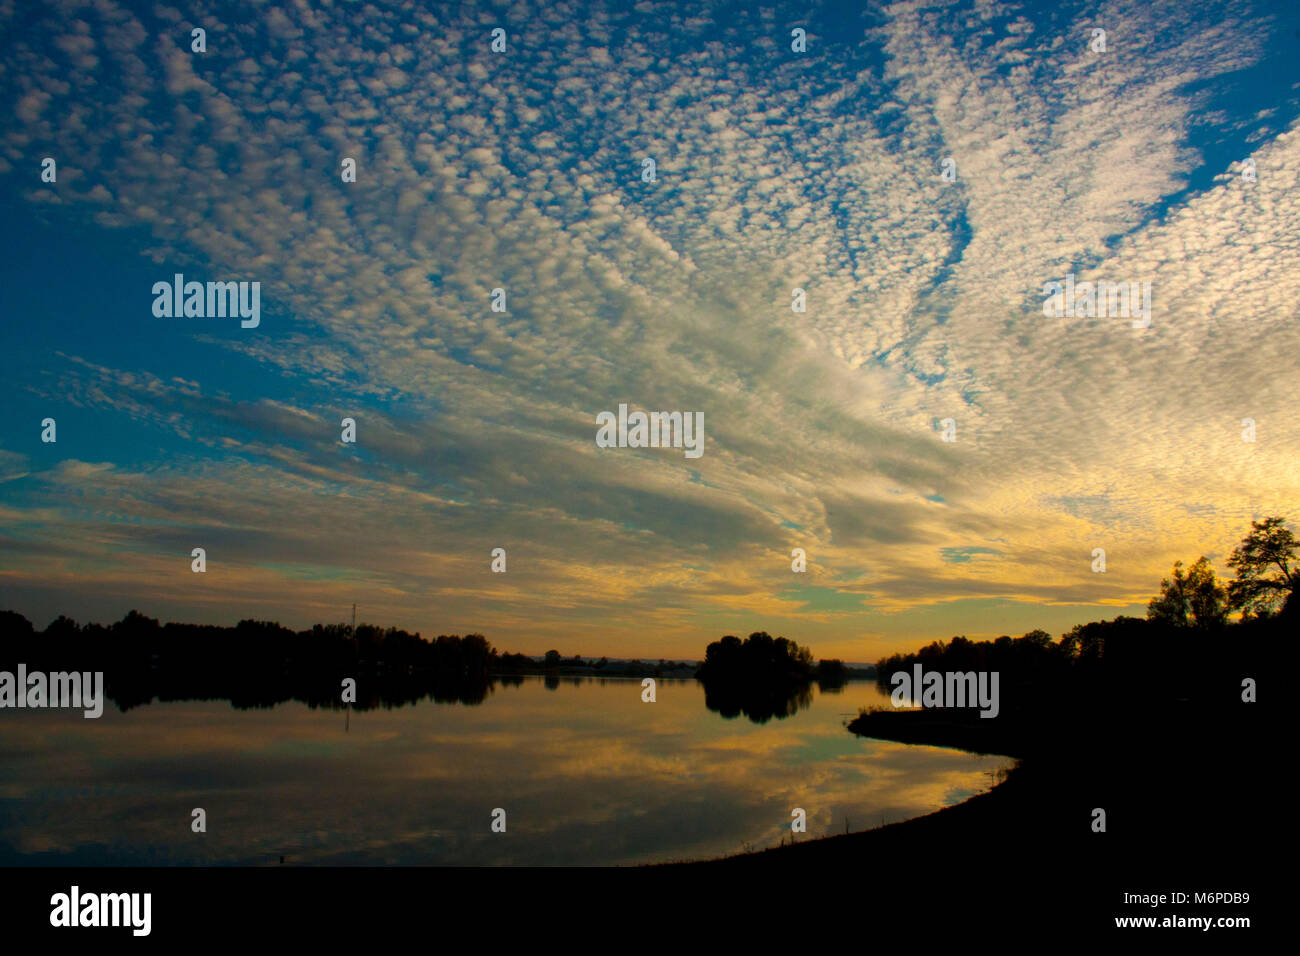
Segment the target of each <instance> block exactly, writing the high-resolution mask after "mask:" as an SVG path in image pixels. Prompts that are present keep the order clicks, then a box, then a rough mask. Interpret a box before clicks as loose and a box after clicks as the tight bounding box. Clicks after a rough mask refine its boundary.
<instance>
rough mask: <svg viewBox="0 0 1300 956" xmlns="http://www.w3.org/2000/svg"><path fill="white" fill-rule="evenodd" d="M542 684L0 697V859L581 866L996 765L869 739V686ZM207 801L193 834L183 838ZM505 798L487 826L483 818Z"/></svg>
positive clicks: (924, 794)
mask: <svg viewBox="0 0 1300 956" xmlns="http://www.w3.org/2000/svg"><path fill="white" fill-rule="evenodd" d="M657 698H658V699H657V700H656V702H654V703H643V702H642V700H641V685H640V682H639V681H638V680H620V679H609V678H606V679H593V678H560V679H559V680H558V682H557V681H556V680H555V679H553V678H552V679H550V680H544V679H543V678H541V677H529V678H525V679H523V681H522V683H519V684H517V685H510V684H501V683H497V684H496V685H495V686H494V688H493V691H492V693H491V694H490V695H489V696H488V698H487V699H486V700H485V701H484V702H483V703H481V704H479V705H476V706H466V705H464V704H438V703H434V702H433V701H432V700H428V699H426V700H423V701H420V702H419V703H416V704H414V705H408V706H403V707H397V708H393V709H374V710H365V711H351V712H345V711H343V710H328V709H311V708H309V707H308V706H306V705H305V704H300V703H297V702H290V703H287V704H282V705H279V706H276V707H274V708H270V709H257V710H236V709H234V708H232V707H231V706H230V704H229V702H226V701H186V702H177V703H156V702H155V703H152V704H148V705H145V706H141V707H136V708H133V709H131V710H129V711H128V712H126V713H121V712H119V711H118V710H117V708H116V707H115V706H114V705H112V704H111V703H110V704H108V705H107V706H106V707H105V710H104V715H103V717H101V718H100V719H98V720H86V719H84V718H83V717H82V716H81V713H80V712H79V711H66V710H65V711H55V710H44V711H34V710H22V711H17V710H8V709H7V710H4V711H0V864H3V865H22V864H51V865H99V864H104V865H120V866H128V865H170V864H234V865H265V864H276V865H278V864H279V861H280V857H281V856H283V857H284V858H285V863H286V864H295V865H412V864H451V865H507V864H515V865H520V864H522V865H580V864H598V865H605V864H636V863H648V862H661V861H670V860H686V859H708V858H713V857H719V856H724V855H730V854H734V853H738V852H741V851H743V850H745V849H749V848H753V849H762V848H765V847H768V846H775V845H776V844H777V843H778V842H779V841H781V840H782V839H783V838H784V839H789V836H790V820H791V811H792V810H793V809H794V808H796V807H799V808H802V809H804V810H805V811H806V814H807V833H806V834H801V835H800V836H799V837H798V838H799V839H811V838H814V837H818V836H823V835H825V834H828V833H843V832H844V831H845V827H846V825H847V827H848V828H849V829H850V830H865V829H870V828H871V827H875V826H879V825H880V824H881V823H882V822H891V823H892V822H897V821H899V820H903V819H906V818H908V817H915V816H920V815H922V814H925V813H929V812H931V811H932V810H936V809H938V808H940V807H943V806H948V805H951V804H954V803H959V802H961V801H962V800H964V799H966V798H967V797H969V796H971V795H972V794H975V793H978V792H981V791H984V790H987V789H988V788H989V787H990V785H991V783H992V780H993V775H995V774H997V773H998V772H999V771H1002V770H1005V769H1007V768H1009V767H1010V766H1012V763H1013V761H1011V760H1010V759H1008V758H1003V757H979V756H975V755H972V754H968V753H963V752H960V751H955V750H947V749H941V748H937V747H924V746H911V745H906V744H896V743H890V742H886V741H877V740H869V739H865V738H860V737H856V736H854V735H853V734H850V733H849V732H848V731H847V730H846V729H845V727H844V724H845V723H846V722H847V721H848V720H849V719H851V718H852V717H853V716H855V715H856V713H857V711H858V708H859V707H867V706H877V705H884V706H888V702H889V698H888V695H887V694H882V693H881V692H880V691H879V690H878V689H877V688H876V685H875V684H874V683H871V682H865V681H854V682H850V683H849V684H847V685H846V686H845V687H844V688H843V689H842V690H841V691H839V692H823V691H820V690H818V689H817V688H816V687H814V688H813V690H812V693H811V699H810V700H809V701H807V706H806V707H805V708H803V709H800V710H799V711H798V712H797V713H795V714H793V715H792V716H790V717H787V718H783V719H782V718H774V719H771V720H768V721H766V722H765V723H761V724H758V723H753V722H751V721H750V720H748V719H747V718H746V717H744V716H741V717H737V718H734V719H727V718H724V717H722V716H721V715H720V714H719V713H717V712H715V711H712V710H709V709H708V708H707V707H706V706H705V701H704V690H703V687H702V686H701V685H700V684H698V683H697V682H695V681H693V680H692V681H669V680H661V681H659V683H658V688H657ZM196 807H201V808H203V809H204V810H205V811H206V817H207V832H206V833H194V832H192V830H191V819H192V818H191V811H192V810H193V809H194V808H196ZM497 808H501V809H503V810H505V819H506V831H505V832H504V833H495V832H492V829H491V822H492V816H493V811H494V810H495V809H497Z"/></svg>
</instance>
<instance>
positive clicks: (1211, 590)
mask: <svg viewBox="0 0 1300 956" xmlns="http://www.w3.org/2000/svg"><path fill="white" fill-rule="evenodd" d="M1297 550H1300V543H1297V541H1296V540H1295V538H1294V537H1292V535H1291V532H1290V531H1289V530H1288V529H1287V528H1286V526H1285V521H1284V520H1283V519H1281V518H1276V517H1271V518H1266V519H1265V520H1263V521H1259V522H1252V527H1251V532H1250V534H1249V535H1248V536H1247V537H1246V539H1245V540H1244V541H1243V543H1242V545H1241V546H1240V547H1239V548H1237V549H1236V551H1234V552H1233V554H1232V556H1231V557H1230V558H1229V559H1228V564H1229V566H1230V567H1233V568H1235V569H1236V570H1237V571H1238V578H1237V580H1235V581H1232V582H1230V583H1229V584H1228V585H1227V586H1226V587H1225V586H1224V585H1223V584H1222V583H1221V582H1219V581H1218V580H1217V578H1216V577H1215V574H1214V570H1213V568H1212V567H1210V564H1209V562H1208V561H1207V560H1206V559H1205V558H1201V559H1200V560H1198V561H1197V562H1195V563H1194V564H1193V565H1192V566H1191V568H1190V569H1188V570H1187V571H1186V572H1184V571H1183V565H1182V562H1178V563H1176V564H1175V565H1174V571H1173V574H1172V575H1171V577H1169V578H1166V579H1164V580H1163V581H1161V589H1160V594H1159V595H1158V596H1156V597H1155V598H1153V599H1152V600H1151V602H1150V604H1149V605H1148V609H1147V617H1146V619H1142V618H1134V617H1124V616H1121V617H1117V618H1115V619H1114V620H1112V621H1094V622H1091V623H1088V624H1080V625H1077V626H1075V627H1074V628H1072V629H1071V630H1070V631H1069V632H1068V633H1066V634H1063V635H1062V636H1061V637H1060V639H1059V640H1055V641H1054V640H1053V639H1052V636H1051V635H1050V634H1048V633H1047V632H1046V631H1041V630H1035V631H1031V632H1029V633H1028V634H1025V635H1023V636H1022V637H1019V638H1012V637H1009V636H1005V635H1004V636H1002V637H999V638H997V639H995V640H988V641H971V640H968V639H967V638H966V637H954V638H952V639H951V640H949V641H935V642H933V643H931V644H927V645H926V646H925V647H922V648H921V649H920V650H918V651H915V652H913V653H909V654H895V655H892V656H890V657H886V658H884V659H882V660H880V661H879V662H878V663H877V665H876V667H877V671H876V681H877V683H878V684H879V686H880V687H881V689H882V690H883V691H891V690H892V689H893V687H894V684H893V681H892V676H893V674H894V673H895V672H897V671H906V672H907V673H909V674H910V673H912V672H913V668H914V666H915V665H916V664H920V665H921V666H922V669H923V670H924V671H942V672H945V673H946V672H950V671H962V672H965V671H997V672H999V680H1000V685H1001V687H1000V696H1001V704H1002V714H1003V716H1004V717H1005V718H1006V722H1007V723H1015V722H1016V720H1017V719H1022V720H1025V721H1036V722H1037V725H1036V728H1035V730H1036V731H1037V730H1039V729H1041V730H1043V731H1044V732H1046V731H1047V728H1049V727H1050V726H1051V721H1052V719H1054V718H1053V715H1060V716H1061V719H1065V718H1064V716H1063V715H1064V713H1065V712H1066V711H1077V710H1078V709H1080V708H1084V707H1088V706H1095V705H1096V704H1097V703H1098V702H1099V701H1105V702H1109V703H1111V704H1113V706H1116V707H1120V708H1123V709H1124V710H1126V711H1129V712H1132V711H1134V710H1141V709H1150V710H1156V709H1161V708H1165V707H1167V706H1168V705H1169V704H1170V703H1171V702H1176V703H1178V704H1209V703H1215V704H1216V705H1217V704H1225V703H1235V702H1239V701H1240V700H1241V691H1242V687H1241V682H1242V680H1243V678H1245V677H1252V678H1255V679H1256V680H1258V678H1259V677H1260V675H1261V673H1263V672H1265V671H1267V670H1269V669H1270V667H1271V666H1273V665H1272V662H1274V661H1275V660H1276V659H1277V657H1278V654H1279V652H1280V649H1281V647H1282V645H1283V644H1284V643H1286V642H1287V639H1294V638H1295V637H1296V635H1297V633H1300V598H1297V597H1296V593H1295V592H1296V587H1297V585H1298V584H1300V575H1297V573H1296V571H1295V569H1294V566H1295V559H1296V553H1297ZM1233 610H1239V611H1241V612H1242V613H1241V617H1240V619H1239V620H1238V621H1236V622H1232V621H1230V620H1229V614H1230V613H1231V611H1233ZM953 716H954V717H956V716H958V715H955V714H954V715H953ZM966 716H968V717H971V718H974V717H975V716H976V715H975V714H974V713H973V712H972V713H971V714H969V715H966Z"/></svg>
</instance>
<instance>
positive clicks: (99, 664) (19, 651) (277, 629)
mask: <svg viewBox="0 0 1300 956" xmlns="http://www.w3.org/2000/svg"><path fill="white" fill-rule="evenodd" d="M19 662H21V663H24V664H26V665H27V667H28V669H29V670H59V669H62V670H79V671H103V672H104V680H105V683H106V685H107V686H106V693H107V695H108V697H109V699H110V700H112V701H113V702H114V703H115V704H117V706H118V707H119V708H120V709H122V710H129V709H130V708H132V707H136V706H139V705H140V704H146V703H149V702H150V701H152V700H153V699H155V698H157V699H158V700H163V701H167V700H218V699H228V700H230V702H231V704H232V705H233V706H235V707H237V708H245V707H270V706H274V705H275V704H278V703H283V702H285V701H289V700H299V701H302V702H303V703H306V704H308V705H309V706H311V707H331V708H333V707H341V706H342V704H341V682H342V680H343V678H345V677H354V678H357V702H356V704H354V705H352V706H354V707H355V708H357V709H358V710H365V709H369V708H373V707H378V706H386V707H392V706H400V705H401V704H404V703H413V702H415V701H417V700H420V699H422V698H424V697H430V696H431V697H432V698H433V699H434V700H435V701H437V702H439V703H452V702H458V703H462V704H477V703H481V702H482V701H483V700H484V699H486V697H487V695H488V694H489V693H491V689H492V680H493V678H494V677H498V678H500V679H502V680H509V679H510V677H511V675H519V674H523V673H529V672H533V671H540V667H539V665H538V663H537V662H536V661H534V660H533V659H532V658H530V657H526V656H525V655H523V654H503V653H501V652H499V651H498V650H497V649H496V648H494V647H492V645H491V644H490V643H489V642H488V640H487V639H486V638H485V637H483V635H481V634H467V635H465V636H464V637H461V636H460V635H454V634H453V635H445V634H444V635H439V636H438V637H437V638H435V639H434V640H432V641H431V640H427V639H425V638H423V637H421V636H420V635H419V634H418V633H417V634H411V633H409V632H407V631H404V630H401V629H399V628H391V627H390V628H387V629H383V628H379V627H376V626H373V625H369V624H359V625H357V627H356V632H355V634H354V633H353V630H352V627H351V626H350V625H347V624H324V625H322V624H317V625H315V626H313V627H312V628H310V629H309V630H305V631H293V630H291V629H289V628H287V627H283V626H282V625H280V624H277V623H274V622H271V621H254V620H244V621H240V622H239V623H238V624H237V625H235V626H234V627H222V626H219V625H207V624H179V623H167V624H160V623H159V622H158V621H157V620H155V619H153V618H150V617H146V616H144V615H143V614H140V613H139V612H137V611H131V612H130V613H128V614H127V615H126V616H125V617H123V618H122V620H120V621H118V622H116V623H114V624H110V625H108V626H107V627H105V626H103V625H101V624H86V625H84V626H82V625H78V624H77V623H76V622H75V621H73V620H71V619H69V618H67V617H62V616H60V617H59V618H57V619H56V620H54V621H53V622H52V623H51V624H50V625H49V626H48V627H47V628H46V629H45V630H44V631H37V630H35V629H34V628H33V627H32V624H31V622H30V621H28V620H27V618H25V617H23V616H22V615H21V614H17V613H15V612H13V611H0V666H3V667H5V668H7V669H12V667H13V666H14V665H16V664H17V663H19Z"/></svg>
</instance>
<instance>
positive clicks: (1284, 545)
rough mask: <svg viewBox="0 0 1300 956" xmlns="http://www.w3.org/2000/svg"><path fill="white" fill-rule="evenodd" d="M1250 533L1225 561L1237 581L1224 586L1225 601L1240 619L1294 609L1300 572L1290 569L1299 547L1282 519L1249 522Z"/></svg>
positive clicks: (1277, 517) (1299, 582)
mask: <svg viewBox="0 0 1300 956" xmlns="http://www.w3.org/2000/svg"><path fill="white" fill-rule="evenodd" d="M1250 529H1251V530H1250V534H1248V535H1246V537H1245V538H1244V539H1243V540H1242V542H1241V544H1240V545H1239V546H1238V547H1237V549H1236V550H1235V551H1233V552H1232V557H1230V558H1228V567H1230V568H1232V569H1234V570H1235V571H1236V572H1237V579H1236V580H1235V581H1231V582H1229V584H1228V601H1229V604H1230V605H1231V606H1232V607H1233V608H1234V609H1239V610H1241V612H1242V615H1243V617H1252V616H1254V617H1267V616H1269V615H1271V614H1274V613H1276V612H1277V611H1278V610H1279V609H1280V608H1284V607H1286V606H1287V604H1288V603H1291V604H1292V605H1294V602H1295V593H1296V587H1297V586H1298V585H1300V568H1297V567H1294V563H1295V561H1296V550H1297V547H1300V543H1298V542H1297V541H1296V537H1295V535H1294V534H1292V533H1291V529H1290V528H1288V527H1287V526H1286V519H1285V518H1282V517H1279V516H1276V515H1275V516H1271V517H1268V518H1265V519H1264V520H1263V521H1252V522H1251V523H1250ZM1292 610H1294V607H1292Z"/></svg>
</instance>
